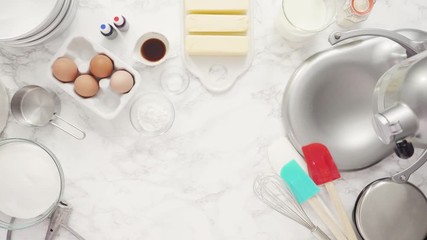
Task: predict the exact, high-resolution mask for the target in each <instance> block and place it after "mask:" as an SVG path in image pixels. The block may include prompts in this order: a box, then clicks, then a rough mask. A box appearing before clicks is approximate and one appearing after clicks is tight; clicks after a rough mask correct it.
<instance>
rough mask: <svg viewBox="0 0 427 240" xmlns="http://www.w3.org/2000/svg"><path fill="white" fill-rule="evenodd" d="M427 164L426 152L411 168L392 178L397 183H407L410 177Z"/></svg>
mask: <svg viewBox="0 0 427 240" xmlns="http://www.w3.org/2000/svg"><path fill="white" fill-rule="evenodd" d="M425 162H427V150H424V151H423V153H422V154H421V156H419V157H418V160H417V161H415V162H414V163H413V164H412V165H411V166H409V167H408V168H406V169H405V170H403V171H401V172H398V173H396V174H395V175H393V176H392V177H391V179H393V181H394V182H396V183H405V182H407V181H408V180H409V177H410V176H411V174H412V173H414V172H415V171H417V170H418V168H420V167H421V166H422V165H424V163H425Z"/></svg>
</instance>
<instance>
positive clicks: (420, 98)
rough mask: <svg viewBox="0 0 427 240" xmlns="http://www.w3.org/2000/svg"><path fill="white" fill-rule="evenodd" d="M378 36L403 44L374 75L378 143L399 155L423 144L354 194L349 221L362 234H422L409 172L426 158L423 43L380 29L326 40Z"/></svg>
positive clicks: (422, 202) (426, 230)
mask: <svg viewBox="0 0 427 240" xmlns="http://www.w3.org/2000/svg"><path fill="white" fill-rule="evenodd" d="M362 35H376V36H384V37H386V38H389V39H391V40H394V41H395V42H397V43H399V44H400V45H401V46H402V47H404V48H405V49H406V54H407V56H408V59H405V60H403V61H401V62H400V63H398V64H396V65H394V66H393V67H392V68H390V69H389V70H388V71H387V72H385V73H384V74H383V75H382V76H381V77H380V78H379V80H378V82H377V84H376V87H375V90H374V93H373V103H374V109H373V112H374V117H373V126H374V129H375V133H376V135H377V136H378V137H379V139H380V140H381V142H383V143H384V144H391V143H393V144H394V145H395V148H394V150H395V153H396V154H397V155H398V156H399V157H400V158H404V159H406V158H410V157H411V156H412V155H413V154H414V146H416V147H417V148H421V149H424V150H423V151H422V153H421V155H419V156H417V157H416V160H415V162H414V163H412V164H411V165H410V166H409V167H407V168H406V169H404V170H402V171H400V172H398V173H396V174H394V175H393V176H391V177H388V178H382V179H378V180H376V181H374V182H372V183H370V184H369V185H367V186H366V187H365V188H364V189H363V190H362V192H361V193H360V194H359V196H358V198H357V200H356V203H355V207H354V210H353V220H354V222H355V225H356V228H357V230H358V232H359V234H360V235H361V236H362V238H363V239H366V240H400V239H414V240H415V239H417V240H418V239H420V240H421V239H425V236H426V234H427V198H426V196H425V195H424V193H423V192H422V191H421V190H420V189H419V188H418V187H417V186H415V185H413V184H412V183H410V182H409V181H408V180H409V177H410V176H411V174H412V173H414V172H415V171H416V170H418V169H419V168H420V167H421V166H422V165H424V163H425V162H427V136H426V134H427V108H426V106H427V95H426V94H424V92H423V91H425V89H426V87H427V71H426V70H427V51H424V50H425V49H426V47H425V43H424V42H417V41H411V40H409V39H407V38H406V37H404V36H401V35H399V34H397V33H395V32H388V31H385V30H382V31H381V34H378V31H376V30H371V29H370V30H355V31H351V32H347V33H334V34H332V35H331V36H330V39H329V40H330V42H331V43H332V44H335V43H336V42H338V41H342V40H343V38H342V37H343V36H344V39H347V38H350V37H355V36H362Z"/></svg>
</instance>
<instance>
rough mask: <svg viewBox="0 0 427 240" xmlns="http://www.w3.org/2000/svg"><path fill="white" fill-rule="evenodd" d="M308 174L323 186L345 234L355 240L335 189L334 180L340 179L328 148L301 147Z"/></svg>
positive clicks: (315, 144) (321, 145) (315, 146)
mask: <svg viewBox="0 0 427 240" xmlns="http://www.w3.org/2000/svg"><path fill="white" fill-rule="evenodd" d="M302 151H303V153H304V157H305V161H306V162H307V168H308V173H309V175H310V177H311V178H312V179H313V181H314V182H315V183H316V184H317V185H324V186H325V187H326V190H327V191H328V194H329V198H330V199H331V201H332V203H333V205H334V207H335V209H336V211H337V213H338V215H339V217H340V220H341V224H343V227H344V231H345V234H346V236H347V238H348V239H349V240H357V237H356V234H355V232H354V230H353V227H352V225H351V223H350V220H349V218H348V216H347V214H346V212H345V208H344V205H343V204H342V201H341V199H340V197H339V196H338V192H337V190H336V188H335V184H334V183H333V181H334V180H336V179H338V178H340V177H341V175H340V172H339V171H338V168H337V166H336V165H335V162H334V159H333V158H332V155H331V153H330V152H329V150H328V148H327V147H326V146H325V145H323V144H321V143H312V144H309V145H306V146H304V147H302Z"/></svg>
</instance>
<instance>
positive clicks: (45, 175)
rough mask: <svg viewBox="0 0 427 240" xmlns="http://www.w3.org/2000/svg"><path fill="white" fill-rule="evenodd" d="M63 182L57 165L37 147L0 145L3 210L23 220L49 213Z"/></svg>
mask: <svg viewBox="0 0 427 240" xmlns="http://www.w3.org/2000/svg"><path fill="white" fill-rule="evenodd" d="M60 192H61V179H60V175H59V171H58V168H57V166H56V165H55V162H54V161H53V160H52V158H51V157H50V155H49V154H48V153H47V152H45V151H44V150H43V149H42V148H40V147H39V146H37V145H34V144H32V143H28V142H11V143H6V144H4V145H1V146H0V211H1V212H3V213H4V214H6V215H8V216H10V217H15V218H21V219H30V218H34V217H37V216H39V215H41V214H43V213H44V212H46V211H47V210H48V209H49V208H50V207H51V206H52V205H53V204H54V203H55V202H56V201H57V200H58V198H59V196H60Z"/></svg>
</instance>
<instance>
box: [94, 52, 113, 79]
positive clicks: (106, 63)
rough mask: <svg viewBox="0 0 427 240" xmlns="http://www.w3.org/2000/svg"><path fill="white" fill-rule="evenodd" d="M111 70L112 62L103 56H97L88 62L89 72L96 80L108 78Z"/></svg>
mask: <svg viewBox="0 0 427 240" xmlns="http://www.w3.org/2000/svg"><path fill="white" fill-rule="evenodd" d="M113 68H114V65H113V61H111V59H110V58H109V57H107V56H105V55H103V54H98V55H96V56H95V57H93V58H92V60H90V66H89V70H90V72H91V73H92V74H93V76H95V77H96V78H106V77H109V76H110V75H111V73H112V72H113Z"/></svg>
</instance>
